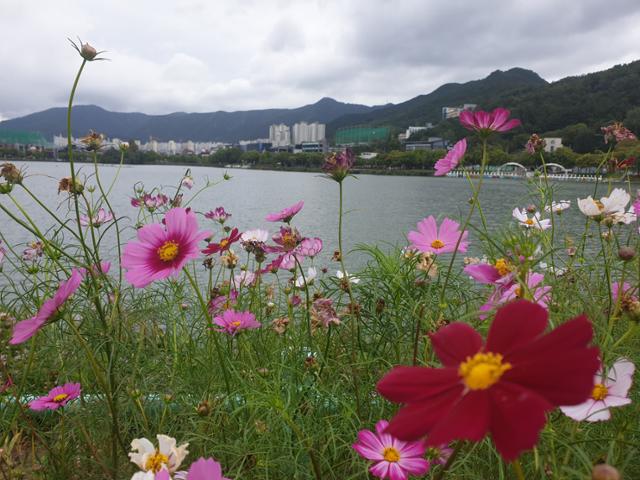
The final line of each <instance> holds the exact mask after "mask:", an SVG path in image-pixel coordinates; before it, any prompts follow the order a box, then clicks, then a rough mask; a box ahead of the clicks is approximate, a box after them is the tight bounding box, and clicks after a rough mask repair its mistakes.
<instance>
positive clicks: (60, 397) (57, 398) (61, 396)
mask: <svg viewBox="0 0 640 480" xmlns="http://www.w3.org/2000/svg"><path fill="white" fill-rule="evenodd" d="M68 396H69V395H67V394H66V393H59V394H58V395H56V396H55V397H53V401H54V402H56V403H60V402H62V401H63V400H64V399H65V398H67V397H68Z"/></svg>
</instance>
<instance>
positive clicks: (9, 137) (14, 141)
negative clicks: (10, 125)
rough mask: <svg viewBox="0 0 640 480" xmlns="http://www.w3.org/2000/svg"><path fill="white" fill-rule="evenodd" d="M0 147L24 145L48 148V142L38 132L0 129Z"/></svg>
mask: <svg viewBox="0 0 640 480" xmlns="http://www.w3.org/2000/svg"><path fill="white" fill-rule="evenodd" d="M0 145H25V146H37V147H49V146H51V143H50V142H47V139H46V138H44V137H43V136H42V135H41V134H39V133H38V132H19V131H16V130H2V129H0Z"/></svg>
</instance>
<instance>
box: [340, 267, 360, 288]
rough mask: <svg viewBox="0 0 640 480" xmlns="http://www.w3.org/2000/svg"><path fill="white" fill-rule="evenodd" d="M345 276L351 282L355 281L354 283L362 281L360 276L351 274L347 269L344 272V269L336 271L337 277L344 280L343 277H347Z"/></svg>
mask: <svg viewBox="0 0 640 480" xmlns="http://www.w3.org/2000/svg"><path fill="white" fill-rule="evenodd" d="M345 274H346V275H345ZM345 276H346V277H347V280H348V281H349V283H353V284H354V285H355V284H357V283H360V279H359V278H358V277H354V276H353V275H349V272H346V271H345V272H344V273H342V270H338V271H337V272H336V277H338V280H342V279H343V278H345Z"/></svg>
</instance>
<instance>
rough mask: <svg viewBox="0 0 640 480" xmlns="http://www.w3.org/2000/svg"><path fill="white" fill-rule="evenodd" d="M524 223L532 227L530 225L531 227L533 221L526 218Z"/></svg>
mask: <svg viewBox="0 0 640 480" xmlns="http://www.w3.org/2000/svg"><path fill="white" fill-rule="evenodd" d="M524 223H525V224H526V225H529V226H532V225H533V220H532V219H530V218H527V219H526V220H525V221H524Z"/></svg>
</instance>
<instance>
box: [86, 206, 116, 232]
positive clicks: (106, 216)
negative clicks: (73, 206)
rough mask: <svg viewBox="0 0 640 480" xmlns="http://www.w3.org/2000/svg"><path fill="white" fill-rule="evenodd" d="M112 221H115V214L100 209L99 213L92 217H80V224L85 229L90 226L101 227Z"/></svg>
mask: <svg viewBox="0 0 640 480" xmlns="http://www.w3.org/2000/svg"><path fill="white" fill-rule="evenodd" d="M111 220H113V214H112V213H111V212H107V211H106V210H105V209H104V208H99V209H98V212H97V213H96V214H95V215H93V216H92V217H89V216H88V215H80V224H81V225H82V226H84V227H88V226H89V225H92V226H94V227H99V226H101V225H103V224H105V223H107V222H110V221H111Z"/></svg>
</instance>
